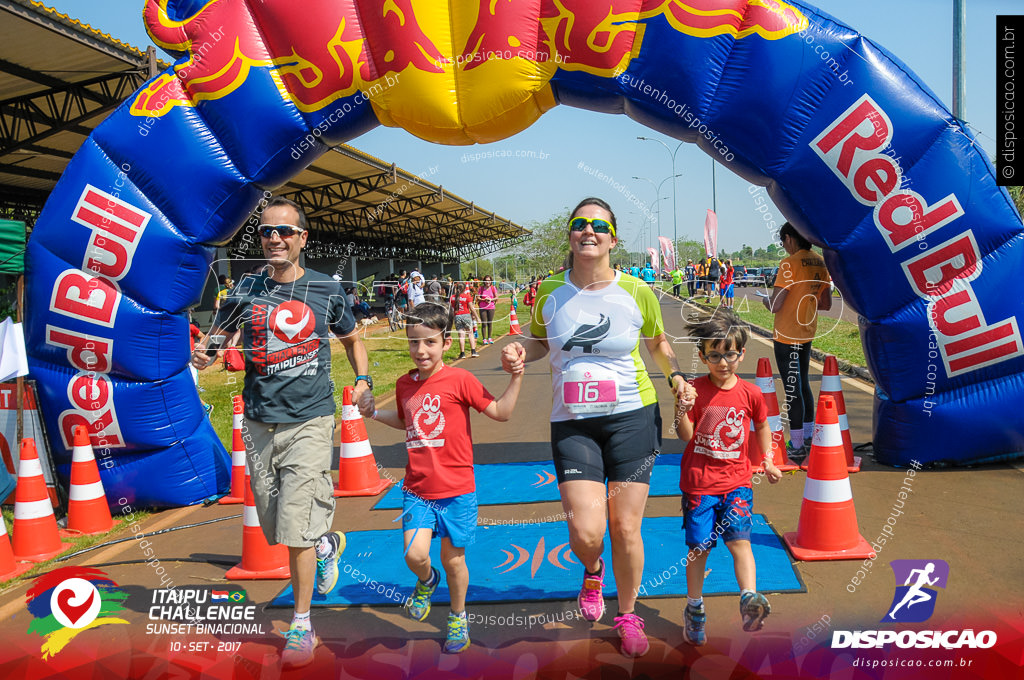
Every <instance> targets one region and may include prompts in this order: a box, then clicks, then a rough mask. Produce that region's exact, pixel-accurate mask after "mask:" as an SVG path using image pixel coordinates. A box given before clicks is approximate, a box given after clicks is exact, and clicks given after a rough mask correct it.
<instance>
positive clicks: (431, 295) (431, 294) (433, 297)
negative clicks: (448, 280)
mask: <svg viewBox="0 0 1024 680" xmlns="http://www.w3.org/2000/svg"><path fill="white" fill-rule="evenodd" d="M423 293H424V298H425V299H426V301H427V302H435V303H437V304H441V303H442V301H443V300H444V291H443V289H442V287H441V282H440V281H438V280H437V274H432V275H431V276H430V280H429V281H427V285H426V286H425V287H424V288H423Z"/></svg>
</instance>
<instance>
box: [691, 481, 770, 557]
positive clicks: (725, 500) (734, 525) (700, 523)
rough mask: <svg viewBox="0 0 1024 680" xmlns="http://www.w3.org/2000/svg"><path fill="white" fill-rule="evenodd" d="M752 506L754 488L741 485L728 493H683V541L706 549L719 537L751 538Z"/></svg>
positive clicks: (728, 539)
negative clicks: (684, 535) (684, 538)
mask: <svg viewBox="0 0 1024 680" xmlns="http://www.w3.org/2000/svg"><path fill="white" fill-rule="evenodd" d="M753 509H754V490H753V489H752V488H751V487H749V486H741V487H739V488H738V489H733V490H732V491H730V492H729V493H727V494H719V495H700V494H688V493H684V494H683V513H684V514H683V530H684V531H685V532H686V545H687V546H689V547H690V548H691V549H692V548H696V547H698V546H700V547H702V548H704V549H705V550H708V549H710V548H714V547H715V546H716V545H717V544H718V537H719V536H721V537H722V540H724V541H725V542H726V543H728V542H729V541H749V540H750V527H751V520H750V515H751V512H752V511H753Z"/></svg>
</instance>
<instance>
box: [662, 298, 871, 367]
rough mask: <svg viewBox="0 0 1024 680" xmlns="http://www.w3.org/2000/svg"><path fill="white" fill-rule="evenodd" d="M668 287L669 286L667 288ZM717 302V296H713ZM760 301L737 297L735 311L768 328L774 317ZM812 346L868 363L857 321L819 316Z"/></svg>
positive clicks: (857, 361) (843, 357)
mask: <svg viewBox="0 0 1024 680" xmlns="http://www.w3.org/2000/svg"><path fill="white" fill-rule="evenodd" d="M669 290H671V288H669ZM712 299H713V300H714V304H715V305H717V303H718V298H717V297H715V298H712ZM698 302H700V303H701V304H702V305H704V306H707V303H706V301H704V300H698ZM759 302H760V301H757V302H755V301H754V300H750V301H749V302H748V304H746V305H744V304H743V301H742V300H737V302H736V309H734V310H733V311H734V312H736V315H737V316H739V317H740V318H741V319H743V320H744V321H748V322H750V323H752V324H754V325H756V326H760V327H761V328H764V329H767V330H769V331H770V330H771V329H772V323H773V321H774V317H773V316H772V314H771V313H769V312H768V310H767V309H765V308H764V307H763V306H761V304H759ZM812 346H813V347H814V348H815V349H817V350H820V351H822V352H824V353H825V354H834V355H835V356H837V357H838V358H840V359H843V360H845V361H848V362H850V363H851V364H855V365H857V366H867V363H866V361H865V359H864V347H863V345H861V341H860V329H859V328H858V327H857V324H855V323H850V322H849V321H843V320H841V319H833V318H831V317H828V316H824V315H822V316H819V317H818V332H817V334H816V335H815V336H814V341H813V343H812Z"/></svg>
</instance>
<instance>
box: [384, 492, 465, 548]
mask: <svg viewBox="0 0 1024 680" xmlns="http://www.w3.org/2000/svg"><path fill="white" fill-rule="evenodd" d="M476 522H477V505H476V492H473V493H466V494H462V495H461V496H453V497H452V498H434V499H430V498H420V497H419V496H417V495H416V494H413V493H409V492H408V491H406V492H404V493H403V494H402V532H403V533H404V532H405V531H406V530H408V529H430V530H431V531H432V532H433V534H432V536H440V537H441V538H444V537H446V536H447V537H448V539H449V540H450V541H451V542H452V545H453V546H455V547H456V548H465V547H466V546H467V545H469V544H471V543H473V542H474V541H476Z"/></svg>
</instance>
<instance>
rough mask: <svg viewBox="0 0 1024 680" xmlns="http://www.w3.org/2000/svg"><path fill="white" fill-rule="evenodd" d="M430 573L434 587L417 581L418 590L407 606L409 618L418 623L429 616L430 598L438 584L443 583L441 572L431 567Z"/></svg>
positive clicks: (414, 591)
mask: <svg viewBox="0 0 1024 680" xmlns="http://www.w3.org/2000/svg"><path fill="white" fill-rule="evenodd" d="M430 573H431V574H433V579H434V585H432V586H428V585H427V584H426V583H424V582H423V581H421V580H419V579H416V588H414V589H413V591H412V597H410V598H409V602H408V604H406V605H405V608H406V611H408V612H409V616H411V617H412V618H414V619H416V620H417V621H422V620H424V619H425V618H427V615H428V614H429V613H430V596H431V595H433V594H434V591H435V590H437V584H438V583H440V582H441V572H439V571H438V570H437V569H436V568H434V567H431V568H430ZM449 630H450V629H449Z"/></svg>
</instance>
